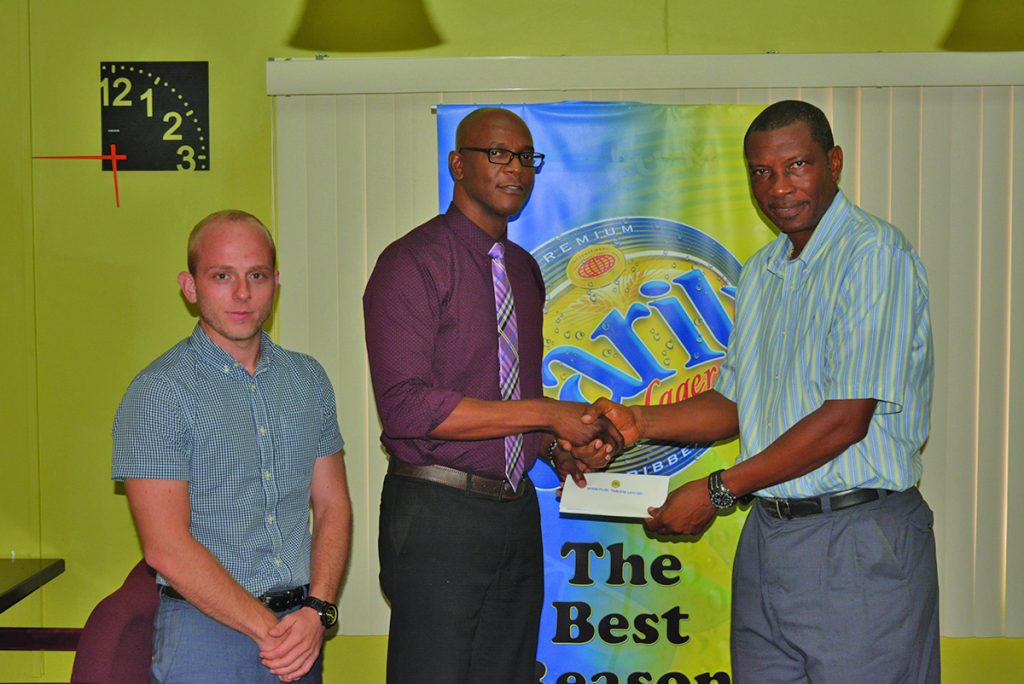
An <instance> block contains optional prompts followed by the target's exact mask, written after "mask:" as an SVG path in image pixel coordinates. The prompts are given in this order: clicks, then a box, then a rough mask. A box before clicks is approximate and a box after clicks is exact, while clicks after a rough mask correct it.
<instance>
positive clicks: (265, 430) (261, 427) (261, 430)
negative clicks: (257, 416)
mask: <svg viewBox="0 0 1024 684" xmlns="http://www.w3.org/2000/svg"><path fill="white" fill-rule="evenodd" d="M266 435H267V428H265V427H263V426H262V425H260V437H266Z"/></svg>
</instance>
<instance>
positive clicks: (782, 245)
mask: <svg viewBox="0 0 1024 684" xmlns="http://www.w3.org/2000/svg"><path fill="white" fill-rule="evenodd" d="M849 211H850V200H848V199H846V195H844V194H843V191H842V190H837V191H836V196H835V197H834V198H832V204H830V205H829V207H828V210H827V211H826V212H825V214H824V215H823V216H822V217H821V220H819V221H818V225H817V226H816V227H815V229H814V232H813V233H811V239H810V240H808V241H807V244H806V245H804V248H803V249H802V250H801V251H800V254H799V256H797V257H796V258H795V259H790V258H789V255H790V253H791V252H792V251H793V243H792V242H790V241H789V236H787V235H786V234H785V233H780V234H779V236H778V237H777V238H775V242H774V243H773V244H772V247H771V252H770V253H769V254H768V270H769V271H770V272H771V273H774V274H776V275H779V274H780V273H781V272H782V270H783V269H784V268H785V267H786V263H787V262H790V261H800V262H803V264H804V265H805V266H808V265H810V264H813V263H814V262H815V261H816V260H817V259H819V258H820V256H821V254H822V252H824V251H825V249H826V248H827V245H828V243H829V242H831V241H832V238H833V236H834V234H835V232H836V230H837V228H836V226H838V225H839V224H840V223H842V221H841V220H840V219H842V218H843V217H844V216H846V214H848V213H849Z"/></svg>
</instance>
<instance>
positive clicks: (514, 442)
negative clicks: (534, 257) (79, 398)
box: [487, 242, 525, 489]
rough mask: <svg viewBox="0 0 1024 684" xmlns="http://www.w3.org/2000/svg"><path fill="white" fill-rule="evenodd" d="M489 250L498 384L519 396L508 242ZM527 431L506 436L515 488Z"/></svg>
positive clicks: (504, 392)
mask: <svg viewBox="0 0 1024 684" xmlns="http://www.w3.org/2000/svg"><path fill="white" fill-rule="evenodd" d="M487 254H489V255H490V257H491V278H492V279H493V280H494V307H495V311H496V312H497V319H498V384H499V389H500V390H501V398H502V400H503V401H507V400H510V399H512V400H514V399H518V398H519V330H518V327H517V326H516V304H515V301H514V300H513V298H512V283H511V282H509V279H508V273H507V272H506V271H505V246H504V245H503V244H501V243H500V242H496V243H494V246H493V247H491V251H489V252H488V253H487ZM524 465H525V464H524V463H523V435H522V434H515V435H507V436H506V437H505V477H506V478H507V479H508V481H509V484H511V485H512V488H513V489H518V488H519V481H520V480H522V479H523V466H524Z"/></svg>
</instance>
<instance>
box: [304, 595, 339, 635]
mask: <svg viewBox="0 0 1024 684" xmlns="http://www.w3.org/2000/svg"><path fill="white" fill-rule="evenodd" d="M302 605H303V606H306V607H309V608H312V609H313V610H315V611H316V613H317V615H319V616H320V622H321V624H323V626H324V627H327V628H331V627H333V626H334V624H335V623H336V622H337V621H338V606H336V605H334V604H333V603H331V602H330V601H324V600H323V599H318V598H317V597H315V596H307V597H306V598H305V599H304V600H303V601H302Z"/></svg>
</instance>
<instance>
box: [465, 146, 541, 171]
mask: <svg viewBox="0 0 1024 684" xmlns="http://www.w3.org/2000/svg"><path fill="white" fill-rule="evenodd" d="M463 150H471V151H473V152H483V153H484V154H486V155H487V161H489V162H491V163H492V164H498V165H499V166H508V165H509V164H511V163H512V158H513V157H518V158H519V163H520V164H522V165H523V166H525V167H526V168H528V169H535V168H537V167H539V166H540V165H541V164H543V163H544V155H543V154H540V153H539V152H513V151H512V150H506V149H505V148H503V147H460V148H459V154H462V151H463Z"/></svg>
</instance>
